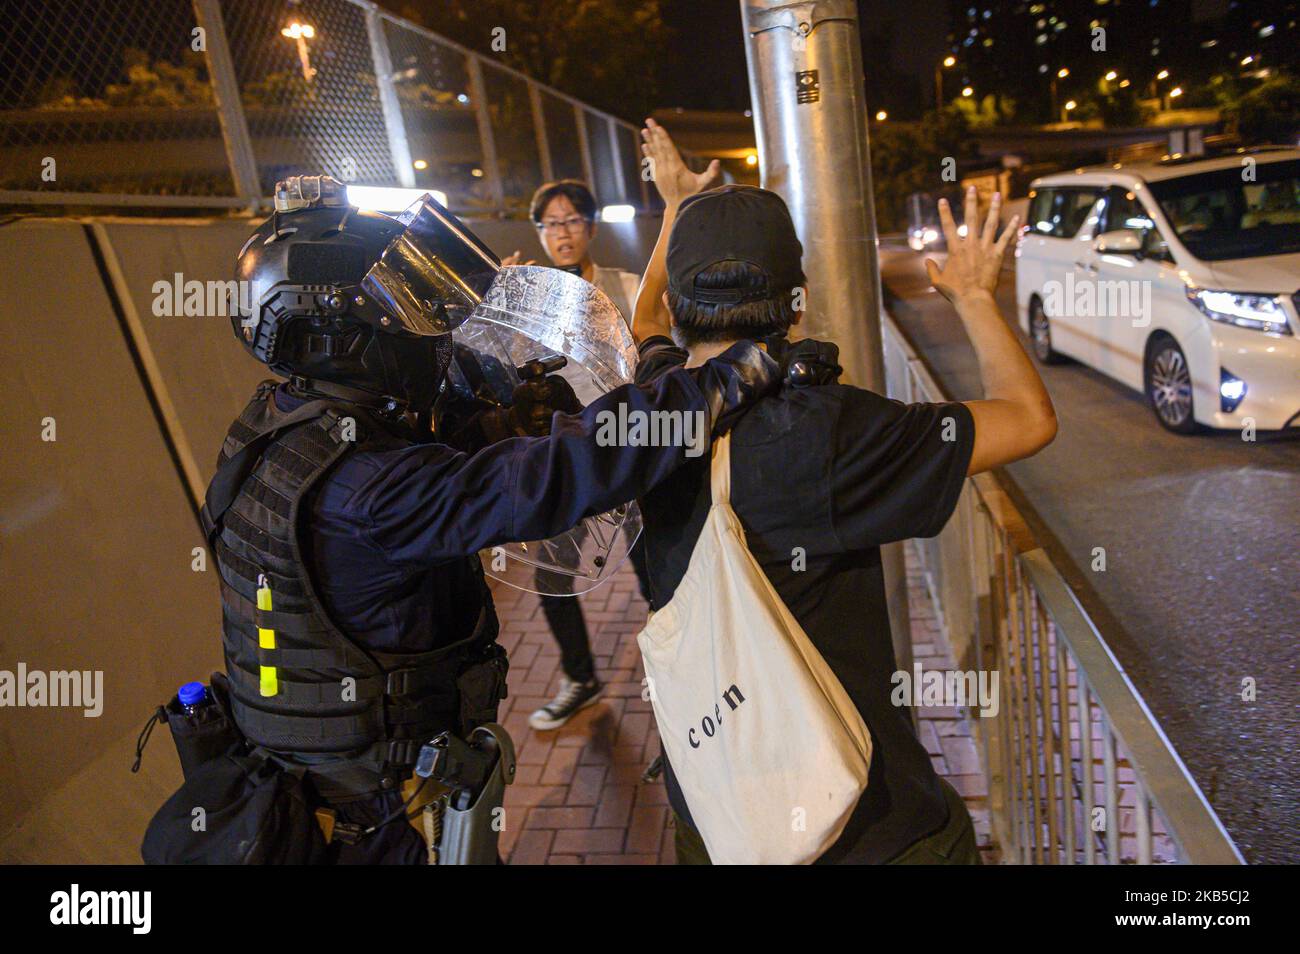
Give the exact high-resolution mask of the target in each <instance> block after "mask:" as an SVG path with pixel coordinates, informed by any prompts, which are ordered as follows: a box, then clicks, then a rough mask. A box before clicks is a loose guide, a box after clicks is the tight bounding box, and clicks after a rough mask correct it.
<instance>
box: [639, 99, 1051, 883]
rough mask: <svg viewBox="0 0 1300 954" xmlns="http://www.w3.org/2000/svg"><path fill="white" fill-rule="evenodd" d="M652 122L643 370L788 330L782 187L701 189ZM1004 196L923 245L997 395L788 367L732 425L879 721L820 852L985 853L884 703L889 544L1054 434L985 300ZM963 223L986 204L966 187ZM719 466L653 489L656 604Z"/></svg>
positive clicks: (776, 539) (760, 499)
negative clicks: (847, 801) (831, 836)
mask: <svg viewBox="0 0 1300 954" xmlns="http://www.w3.org/2000/svg"><path fill="white" fill-rule="evenodd" d="M642 136H643V138H644V140H645V145H644V146H643V151H644V152H645V154H646V156H648V157H649V158H650V159H651V160H652V162H653V166H652V168H653V170H654V177H655V183H656V186H657V188H658V189H659V191H660V193H661V195H662V196H663V198H664V202H665V205H666V209H665V212H664V222H663V227H662V230H661V232H660V235H659V241H658V244H657V245H656V246H655V250H654V254H653V255H652V257H651V260H650V263H649V266H648V268H647V270H646V274H645V278H644V279H643V282H642V286H641V290H640V294H639V295H638V298H637V304H636V308H635V318H634V325H633V333H634V335H635V336H636V338H637V340H638V342H639V347H640V351H641V362H640V364H639V366H638V369H637V381H638V383H641V384H645V383H649V382H651V381H654V380H657V379H658V378H659V377H660V376H661V375H663V374H665V373H667V372H668V371H669V370H671V369H674V368H679V367H683V366H685V367H687V368H693V367H698V366H699V365H701V364H702V363H703V362H704V361H706V360H707V359H708V358H709V357H710V356H711V355H714V354H717V353H719V352H720V350H722V349H725V348H726V347H728V346H729V345H730V344H731V343H732V342H734V341H736V340H739V339H743V338H750V339H762V338H765V337H770V336H773V335H776V336H783V335H785V334H786V332H788V331H789V329H790V328H791V326H793V325H794V324H796V323H797V322H798V321H799V319H800V317H801V314H800V313H799V312H798V311H796V310H795V307H794V305H795V296H794V294H793V293H794V292H795V290H796V289H798V288H800V287H801V286H802V285H803V281H804V278H803V273H802V268H801V256H802V248H801V246H800V244H799V241H798V239H797V237H796V236H795V232H794V226H793V223H792V222H791V220H790V215H789V211H788V210H787V209H786V207H785V203H784V202H782V200H781V199H780V197H779V196H777V195H776V194H775V193H772V192H768V191H766V190H762V189H756V188H753V187H747V186H725V187H723V188H721V189H710V190H708V191H702V190H703V189H704V188H705V187H706V186H707V185H709V180H710V178H711V173H712V170H710V172H708V173H701V174H695V173H692V172H690V171H689V170H688V169H687V168H686V167H685V165H684V164H683V163H682V161H681V158H680V156H679V155H678V154H677V151H676V149H675V148H674V146H673V144H672V142H671V140H670V139H669V138H668V135H667V133H666V132H665V131H664V130H663V129H662V128H661V127H659V126H658V125H656V124H655V123H654V122H653V121H652V120H648V121H647V124H646V129H645V130H644V131H643V133H642ZM999 206H1000V199H999V198H998V197H996V196H995V197H994V200H993V208H992V210H991V212H990V216H989V220H988V225H987V226H986V227H985V228H984V229H983V231H982V232H978V230H975V229H972V230H971V232H970V234H969V235H968V236H967V237H966V238H964V239H963V238H961V237H959V236H958V235H957V232H956V228H955V226H954V225H953V220H952V215H951V212H950V210H949V209H948V207H947V205H946V204H944V205H943V206H942V207H941V213H942V218H943V224H944V229H945V233H946V235H947V239H948V248H949V257H948V261H947V262H946V264H945V265H944V267H943V268H942V269H939V268H938V267H937V266H936V265H935V264H934V263H933V262H927V267H928V268H929V272H930V277H931V280H932V281H933V282H934V284H935V287H936V288H938V289H939V291H940V292H942V293H943V294H944V295H945V296H946V297H947V298H948V299H949V300H950V301H952V302H953V304H954V305H955V306H956V309H957V313H958V315H959V316H960V317H961V319H962V321H963V323H964V324H965V326H966V330H967V332H968V333H969V335H970V337H971V340H972V342H973V344H974V346H975V349H976V352H977V354H978V357H979V360H980V370H981V374H982V376H983V379H984V384H985V390H986V394H987V395H988V397H987V399H986V400H983V401H970V402H965V403H948V404H911V405H906V404H902V403H899V402H898V401H892V400H888V399H886V398H884V397H882V396H880V395H878V394H874V393H872V392H870V391H865V390H862V389H860V388H855V387H849V386H846V385H841V384H823V385H818V386H809V387H796V386H794V385H792V384H791V383H789V382H787V383H786V384H785V385H784V386H783V387H782V389H781V390H780V391H779V393H777V394H774V395H772V396H769V397H766V398H764V399H762V400H760V401H758V402H757V403H755V404H754V405H753V406H752V408H751V409H750V410H749V411H748V413H746V414H745V415H744V416H743V417H741V418H740V420H739V422H738V423H736V424H735V426H734V429H733V431H732V474H731V480H732V491H731V503H732V506H733V508H734V509H735V511H736V513H737V515H738V516H739V518H740V521H741V523H742V524H743V526H744V529H745V537H746V543H747V545H748V547H749V549H750V551H751V552H752V553H753V555H754V558H755V559H756V560H757V561H758V562H759V564H760V565H761V566H762V568H763V571H764V573H765V574H766V576H767V577H768V579H769V580H770V581H771V583H772V585H773V586H774V587H775V588H776V590H777V592H778V594H779V595H780V596H781V598H782V600H783V601H784V602H785V604H786V605H787V606H788V607H789V609H790V611H791V612H792V613H793V614H794V616H795V618H796V619H797V620H798V621H799V623H800V625H801V626H802V627H803V629H804V631H805V632H806V633H807V634H808V637H809V638H810V639H811V640H812V642H813V644H814V645H815V646H816V648H817V650H818V651H819V652H820V653H821V654H822V656H823V657H824V658H825V659H826V662H827V663H828V664H829V666H830V667H831V669H832V670H833V671H834V672H835V674H836V676H837V677H838V678H839V680H840V681H841V683H842V684H843V686H844V688H845V690H846V691H847V693H848V695H849V697H850V698H851V699H852V700H853V702H854V704H855V705H856V706H857V707H858V710H859V712H860V713H861V715H862V718H863V721H864V722H865V723H866V724H867V727H868V729H869V730H870V732H871V738H872V742H873V749H872V759H871V769H870V775H869V779H868V784H867V789H866V791H865V793H864V794H863V796H862V798H861V800H860V801H859V803H858V806H857V808H856V810H855V811H854V813H853V815H852V817H851V819H850V821H849V823H848V825H847V827H846V828H845V831H844V832H843V834H842V835H841V836H840V838H839V839H838V840H837V841H836V843H835V844H834V845H833V846H832V847H831V848H830V849H829V850H828V851H827V852H825V853H824V854H823V855H822V857H821V858H820V859H819V863H948V864H955V863H978V860H979V856H978V852H977V851H976V849H975V844H974V837H973V831H972V829H971V823H970V816H969V813H968V812H967V811H966V809H965V806H964V805H963V803H962V801H961V799H960V797H959V796H957V794H956V792H954V791H953V790H952V788H951V787H950V786H948V785H947V783H946V782H943V781H942V780H940V779H939V777H938V776H937V775H936V773H935V771H934V768H933V766H932V765H931V762H930V758H929V756H928V755H927V753H926V751H925V749H924V747H923V746H922V745H921V744H920V742H919V741H918V740H917V738H916V735H915V732H914V730H913V727H912V722H911V719H910V716H909V713H908V712H907V710H906V709H905V708H900V707H897V706H894V705H893V704H892V703H891V701H890V695H891V690H892V683H891V677H892V676H893V674H894V672H895V670H896V669H897V664H896V662H895V659H894V653H893V643H892V640H891V638H890V626H889V616H888V611H887V607H886V603H885V588H884V578H883V574H882V569H881V559H880V547H881V546H882V545H884V544H886V543H890V542H893V541H897V540H904V539H907V538H909V537H926V536H933V535H934V534H936V533H938V532H939V531H940V530H941V529H942V527H943V526H944V524H945V523H946V522H947V520H948V517H949V515H950V514H951V513H952V510H953V508H954V506H955V505H956V502H957V499H958V496H959V495H960V493H961V488H962V485H963V483H964V481H965V478H966V477H967V476H968V475H970V474H974V473H978V472H980V471H983V470H988V469H990V468H992V467H997V466H1000V465H1002V464H1005V463H1008V462H1010V461H1012V460H1015V459H1018V458H1021V457H1026V456H1029V455H1030V454H1033V453H1035V452H1037V451H1038V450H1040V449H1041V448H1042V447H1044V446H1046V445H1047V444H1048V443H1049V442H1050V441H1051V440H1052V438H1053V437H1054V436H1055V433H1056V419H1055V415H1054V412H1053V409H1052V405H1051V401H1050V398H1049V397H1048V395H1047V392H1046V390H1045V389H1044V388H1043V385H1042V382H1041V380H1040V379H1039V377H1038V374H1037V372H1036V371H1035V370H1034V367H1033V365H1032V364H1031V363H1030V362H1029V360H1028V357H1027V356H1026V355H1025V353H1024V351H1023V349H1022V348H1021V346H1020V344H1019V342H1018V341H1017V340H1016V338H1015V336H1014V334H1013V333H1012V331H1011V330H1010V328H1009V327H1008V326H1007V325H1006V324H1005V322H1004V321H1003V320H1002V318H1001V316H1000V315H999V314H998V311H997V306H996V304H995V302H994V299H993V294H992V293H993V289H994V287H995V286H996V282H997V276H998V270H999V268H1000V263H1001V259H1002V255H1003V252H1004V250H1005V248H1006V246H1007V244H1008V242H1009V239H1010V236H1012V235H1014V233H1015V229H1016V225H1017V221H1016V220H1015V219H1013V220H1012V221H1011V223H1010V224H1009V225H1008V226H1007V228H1006V230H1005V232H1004V233H1003V235H1002V238H1001V239H997V240H996V241H995V237H996V233H997V216H998V211H999ZM966 221H967V222H971V223H974V222H975V221H976V217H975V201H974V194H973V192H972V193H971V195H969V196H968V198H967V209H966ZM811 293H812V294H816V289H812V290H811ZM863 320H868V316H865V315H864V316H863ZM670 336H671V337H670ZM709 466H710V465H709V460H708V458H707V457H704V458H700V459H698V460H692V461H690V462H688V463H687V464H686V465H685V466H683V467H682V468H681V469H679V470H678V471H676V472H675V473H674V474H672V475H671V476H670V477H669V478H668V479H667V480H665V481H664V482H663V483H661V484H660V485H658V486H657V487H656V488H654V490H652V491H651V492H650V493H648V494H647V495H646V496H645V497H643V498H642V500H641V507H642V515H643V520H644V526H645V531H644V533H645V540H646V552H647V561H648V564H649V571H650V581H651V587H652V590H653V596H654V603H655V605H656V606H663V605H665V604H666V603H667V602H668V601H669V600H670V599H671V598H672V597H673V593H674V591H675V589H676V587H677V584H678V583H679V582H680V580H681V579H682V577H683V575H684V574H685V572H686V568H687V564H688V563H689V561H690V557H691V553H692V551H693V550H694V547H695V544H696V540H697V538H698V536H699V533H700V530H701V528H702V527H703V525H704V522H705V517H706V515H707V513H708V510H709V508H710V505H711V500H710V490H709ZM665 779H666V782H667V785H668V791H669V800H670V803H671V804H672V807H673V810H674V812H675V813H676V814H677V816H678V820H677V844H678V857H679V861H697V862H700V861H705V862H706V861H707V854H706V853H705V852H704V846H703V842H702V841H701V839H700V838H699V836H698V833H696V832H695V831H694V829H693V827H692V824H691V817H690V806H689V805H687V804H685V801H684V799H683V797H682V794H681V790H680V788H679V787H678V786H677V784H676V781H675V779H674V777H673V773H672V766H671V765H667V766H666V767H665Z"/></svg>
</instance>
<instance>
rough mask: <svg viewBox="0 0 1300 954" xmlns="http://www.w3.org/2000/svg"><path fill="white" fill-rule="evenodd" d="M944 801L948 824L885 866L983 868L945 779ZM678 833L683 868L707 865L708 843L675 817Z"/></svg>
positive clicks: (966, 817)
mask: <svg viewBox="0 0 1300 954" xmlns="http://www.w3.org/2000/svg"><path fill="white" fill-rule="evenodd" d="M939 785H940V786H941V787H942V788H943V795H944V800H945V801H946V802H947V803H948V821H947V822H946V823H945V824H944V826H943V827H942V828H940V829H939V830H938V831H936V832H933V833H932V834H929V835H926V836H925V837H924V838H921V839H919V840H918V841H914V842H913V843H912V844H910V845H908V846H907V847H906V848H904V849H903V850H902V852H900V853H899V854H898V855H896V856H895V857H893V858H890V859H889V860H888V861H886V862H885V864H887V865H980V864H983V863H984V862H983V860H981V858H980V852H979V848H978V847H977V846H976V844H975V826H974V825H973V824H972V823H971V819H970V812H969V811H967V810H966V803H965V802H964V801H962V798H961V796H960V795H959V794H957V790H956V789H955V788H953V787H952V786H951V785H949V784H948V783H947V781H945V780H944V779H942V778H941V779H939ZM673 822H674V824H675V825H676V830H675V831H674V833H673V843H674V847H676V849H677V863H678V864H679V865H707V864H712V862H711V861H709V852H708V850H707V849H706V848H705V847H704V839H703V838H701V837H700V833H699V832H697V831H696V830H695V829H694V828H692V827H691V826H690V825H688V824H686V822H685V821H683V820H682V818H681V816H679V815H674V816H673Z"/></svg>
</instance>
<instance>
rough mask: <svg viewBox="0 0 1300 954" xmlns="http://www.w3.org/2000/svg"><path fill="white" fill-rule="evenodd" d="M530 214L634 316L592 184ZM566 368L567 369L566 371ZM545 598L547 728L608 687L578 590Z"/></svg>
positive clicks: (556, 252) (627, 276) (551, 583)
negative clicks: (552, 661)
mask: <svg viewBox="0 0 1300 954" xmlns="http://www.w3.org/2000/svg"><path fill="white" fill-rule="evenodd" d="M529 217H530V218H531V219H532V221H533V224H534V225H535V226H536V227H537V233H538V237H539V238H540V239H541V242H542V247H543V248H544V249H546V255H547V257H548V258H550V260H551V264H552V265H553V266H555V267H556V268H560V269H563V270H564V271H566V272H571V273H572V274H574V275H577V276H579V277H581V278H584V279H586V280H587V281H589V282H591V283H592V284H593V285H595V286H596V287H597V288H599V289H600V290H601V291H603V292H604V293H605V294H606V295H608V296H609V298H610V300H611V301H613V302H614V305H615V306H616V307H617V308H618V310H619V312H620V313H621V314H622V315H623V317H624V319H629V318H630V317H631V315H632V303H633V302H634V301H635V300H636V293H637V288H638V286H639V285H640V284H641V276H639V275H637V274H635V273H633V272H626V271H623V270H622V269H620V268H604V267H602V266H600V265H597V264H596V263H595V262H593V261H592V260H591V241H592V239H593V238H595V236H596V197H595V196H594V195H592V194H591V190H590V189H588V188H587V186H586V185H585V184H584V183H582V182H579V181H577V180H576V179H561V180H560V181H558V182H548V183H546V184H544V185H543V186H541V187H540V188H539V189H538V190H537V191H536V192H535V193H534V194H533V201H532V204H531V206H530V207H529ZM522 257H523V256H522V255H521V253H519V252H515V253H514V254H513V255H509V256H507V257H506V258H504V259H502V262H501V263H502V264H503V265H517V264H520V259H521V258H522ZM524 264H532V263H531V262H526V263H524ZM560 373H561V375H563V373H564V372H560ZM570 383H572V384H573V386H574V389H575V391H576V392H577V395H578V399H579V400H581V401H582V403H583V404H589V403H591V401H593V400H594V399H595V398H596V397H598V396H599V395H598V394H596V393H584V388H589V387H590V386H589V385H588V384H587V383H586V382H584V381H582V380H579V379H577V378H575V379H572V380H571V382H570ZM630 557H631V562H632V565H633V568H634V569H635V570H636V574H637V579H638V581H639V582H640V584H641V595H642V597H644V598H645V599H646V600H647V601H648V600H649V592H650V588H649V584H648V582H647V579H646V575H645V560H644V557H643V556H642V547H641V545H640V544H639V543H638V544H637V545H636V546H634V547H633V548H632V552H631V554H630ZM538 577H539V578H538V589H541V590H544V591H547V592H549V593H558V592H564V591H565V590H564V587H565V585H566V584H568V585H569V586H571V585H572V581H571V580H568V579H567V578H565V577H563V576H561V575H559V574H555V573H547V572H546V571H544V570H539V571H538ZM542 577H545V579H542ZM541 603H542V612H543V614H545V616H546V621H547V622H548V623H549V624H550V627H551V632H552V633H553V634H554V635H555V641H556V642H557V643H559V646H560V668H561V670H562V671H563V674H562V676H561V678H560V688H559V691H558V692H557V693H556V695H555V698H554V699H552V700H551V701H550V702H548V703H547V704H546V705H544V706H542V707H541V708H540V709H538V710H537V711H535V712H534V713H533V714H532V715H531V716H530V717H529V719H528V724H529V725H531V726H532V727H533V728H534V729H540V730H547V729H558V728H559V727H560V726H562V725H564V724H565V723H566V722H568V721H569V719H571V718H572V717H573V716H574V714H575V713H577V712H578V711H579V710H581V709H584V708H586V707H587V706H589V705H591V704H592V703H594V702H596V701H597V700H598V699H599V698H600V696H601V694H602V693H603V692H604V691H605V687H604V685H603V684H602V683H601V681H600V680H599V679H598V678H596V663H595V660H594V659H593V658H592V655H591V641H590V638H589V637H588V635H587V623H586V620H584V619H583V616H582V607H581V605H579V603H578V601H577V600H576V599H575V598H574V597H572V596H550V595H543V596H542V597H541Z"/></svg>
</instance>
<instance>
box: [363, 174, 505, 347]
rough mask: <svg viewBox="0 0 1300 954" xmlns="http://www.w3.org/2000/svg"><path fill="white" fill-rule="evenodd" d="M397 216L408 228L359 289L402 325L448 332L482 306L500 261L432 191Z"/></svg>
mask: <svg viewBox="0 0 1300 954" xmlns="http://www.w3.org/2000/svg"><path fill="white" fill-rule="evenodd" d="M398 221H399V222H402V223H403V224H404V225H406V228H405V229H404V230H403V231H402V232H401V233H400V234H398V236H397V237H396V238H394V239H393V240H392V241H391V242H390V243H389V244H388V247H387V248H386V249H384V252H383V254H382V255H380V257H379V260H378V261H377V262H375V264H374V265H372V266H371V267H370V270H369V271H368V272H366V275H365V277H364V278H363V279H362V280H361V289H362V291H364V292H365V293H366V294H367V295H368V296H369V297H370V298H371V300H373V301H374V303H375V304H376V306H377V307H378V308H379V309H380V310H381V311H382V312H383V314H384V315H385V316H387V317H389V318H390V319H392V320H395V321H396V322H397V324H398V329H397V330H401V331H405V332H407V333H409V334H413V335H419V336H421V337H424V336H429V335H444V334H447V333H448V332H450V331H451V330H452V329H453V328H456V327H457V326H458V325H460V324H461V323H463V322H464V321H465V320H466V319H467V318H469V316H470V314H471V313H472V312H473V311H474V309H475V308H477V307H478V305H479V302H481V301H482V299H483V294H484V292H486V291H487V288H488V286H489V285H491V284H492V279H493V278H494V277H495V276H496V273H497V270H498V269H499V268H500V265H501V263H500V262H499V261H498V259H497V257H496V256H495V255H493V254H492V251H491V250H490V249H489V248H488V247H487V246H486V245H484V244H483V243H482V242H481V241H479V239H478V237H477V236H476V235H474V233H473V232H471V231H470V230H469V229H468V228H466V227H465V226H464V224H462V223H461V221H460V220H459V219H457V218H456V217H455V216H454V215H452V214H451V213H450V212H448V211H447V210H446V209H444V208H443V207H442V206H441V205H439V204H438V203H437V202H436V201H434V199H433V198H432V197H430V196H428V195H426V196H424V197H423V198H422V199H421V200H420V201H419V202H417V203H416V204H415V205H413V206H411V208H409V209H407V210H406V211H405V212H403V213H402V214H401V215H400V216H398Z"/></svg>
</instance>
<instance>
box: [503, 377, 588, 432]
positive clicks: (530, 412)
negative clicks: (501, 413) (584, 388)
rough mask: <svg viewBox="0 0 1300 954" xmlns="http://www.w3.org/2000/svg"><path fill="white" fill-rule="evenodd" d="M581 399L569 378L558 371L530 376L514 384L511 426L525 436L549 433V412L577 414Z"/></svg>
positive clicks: (550, 413)
mask: <svg viewBox="0 0 1300 954" xmlns="http://www.w3.org/2000/svg"><path fill="white" fill-rule="evenodd" d="M581 410H582V402H581V401H579V400H578V395H576V394H574V393H573V388H572V387H570V386H569V382H568V381H566V380H564V378H562V377H560V376H559V375H558V374H548V375H547V376H546V377H544V378H530V379H529V380H527V381H525V382H523V383H522V384H520V385H519V386H518V387H516V388H515V392H514V394H513V395H512V396H511V399H510V419H511V423H512V424H513V425H514V427H515V429H516V430H517V431H518V432H519V433H521V434H526V435H527V436H529V437H546V436H547V435H548V434H550V433H551V416H552V415H553V414H555V412H556V411H563V412H564V413H565V414H577V413H578V412H579V411H581Z"/></svg>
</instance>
